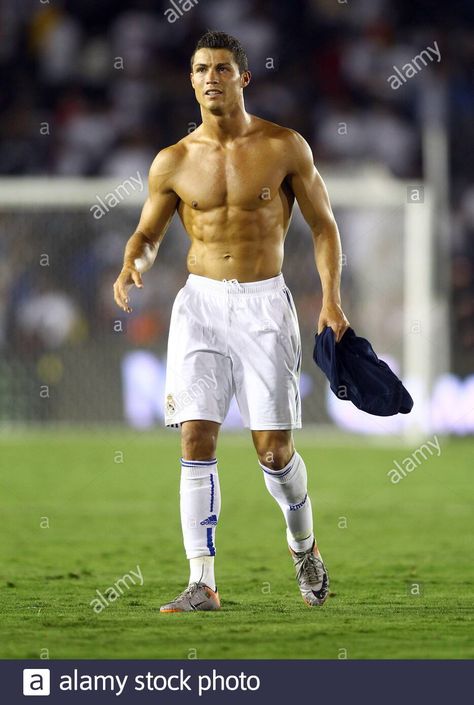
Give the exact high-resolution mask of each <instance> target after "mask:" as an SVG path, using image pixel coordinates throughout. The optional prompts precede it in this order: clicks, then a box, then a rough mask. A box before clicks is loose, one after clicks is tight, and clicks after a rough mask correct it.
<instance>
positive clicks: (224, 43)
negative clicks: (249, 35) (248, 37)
mask: <svg viewBox="0 0 474 705" xmlns="http://www.w3.org/2000/svg"><path fill="white" fill-rule="evenodd" d="M198 49H228V50H229V51H231V52H232V54H233V57H234V60H235V63H236V64H237V66H238V67H239V72H240V73H243V72H244V71H248V69H249V64H248V59H247V54H246V53H245V51H244V49H243V47H242V44H241V43H240V42H239V40H238V39H236V38H235V37H232V36H231V35H230V34H227V33H226V32H214V31H213V30H211V29H208V30H207V32H206V34H203V35H202V37H201V38H200V39H199V40H198V43H197V44H196V47H195V49H194V51H193V55H192V57H191V70H192V68H193V61H194V54H195V53H196V52H197V50H198Z"/></svg>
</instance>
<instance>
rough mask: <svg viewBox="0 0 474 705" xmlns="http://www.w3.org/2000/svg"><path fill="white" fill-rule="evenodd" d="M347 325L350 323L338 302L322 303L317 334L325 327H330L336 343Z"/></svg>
mask: <svg viewBox="0 0 474 705" xmlns="http://www.w3.org/2000/svg"><path fill="white" fill-rule="evenodd" d="M349 326H350V323H349V321H348V320H347V318H346V317H345V315H344V311H343V310H342V308H341V307H340V306H339V304H336V303H323V307H322V309H321V313H320V314H319V321H318V334H319V333H322V332H323V330H324V329H325V328H326V327H327V328H332V329H333V331H334V335H335V336H336V343H338V342H339V341H340V340H341V338H342V336H343V335H344V333H345V332H346V330H347V329H348V328H349Z"/></svg>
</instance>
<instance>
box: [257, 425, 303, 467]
mask: <svg viewBox="0 0 474 705" xmlns="http://www.w3.org/2000/svg"><path fill="white" fill-rule="evenodd" d="M252 437H253V442H254V445H255V450H256V451H257V455H258V459H259V461H260V462H261V463H262V465H265V466H266V467H268V468H271V469H272V470H281V468H284V467H285V465H287V464H288V462H289V461H290V459H291V457H292V455H293V453H294V452H295V447H294V444H293V434H292V433H291V431H252Z"/></svg>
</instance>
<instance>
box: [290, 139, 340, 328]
mask: <svg viewBox="0 0 474 705" xmlns="http://www.w3.org/2000/svg"><path fill="white" fill-rule="evenodd" d="M289 143H290V145H291V148H290V152H289V166H288V174H287V177H286V178H287V182H288V184H289V186H290V187H291V189H292V191H293V193H294V194H295V197H296V200H297V201H298V204H299V206H300V208H301V212H302V214H303V217H304V219H305V220H306V222H307V223H308V225H309V227H310V228H311V233H312V235H313V243H314V259H315V263H316V268H317V270H318V273H319V277H320V279H321V286H322V289H323V303H322V308H321V313H320V315H319V320H318V328H317V330H318V333H321V332H322V331H323V330H324V328H325V327H326V326H328V327H330V328H332V329H333V331H334V334H335V336H336V341H337V342H339V341H340V339H341V338H342V336H343V335H344V333H345V331H346V330H347V328H349V325H350V324H349V321H348V320H347V318H346V316H345V315H344V312H343V310H342V308H341V292H340V284H341V254H342V249H341V239H340V237H339V231H338V229H337V224H336V221H335V219H334V215H333V212H332V209H331V204H330V202H329V196H328V193H327V190H326V187H325V185H324V182H323V180H322V178H321V176H320V174H319V172H318V170H317V169H316V167H315V166H314V161H313V154H312V152H311V148H310V146H309V145H308V143H307V142H306V140H305V139H304V138H303V137H302V136H301V135H299V134H298V133H297V132H293V131H292V132H291V133H290V136H289Z"/></svg>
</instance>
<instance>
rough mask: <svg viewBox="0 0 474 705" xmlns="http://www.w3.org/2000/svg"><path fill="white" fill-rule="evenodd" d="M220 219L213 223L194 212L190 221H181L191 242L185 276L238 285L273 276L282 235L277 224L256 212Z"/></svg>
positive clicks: (279, 260)
mask: <svg viewBox="0 0 474 705" xmlns="http://www.w3.org/2000/svg"><path fill="white" fill-rule="evenodd" d="M219 210H220V209H219ZM236 210H237V209H236ZM222 215H223V214H222V212H221V213H219V214H217V213H216V218H215V219H214V218H212V213H209V212H207V213H205V214H200V213H196V212H194V213H192V215H191V217H188V218H182V220H183V224H184V225H185V227H186V231H187V233H188V235H189V237H190V239H191V247H190V249H189V252H188V257H187V265H188V270H189V272H190V273H191V274H197V275H199V276H202V277H209V278H210V279H218V280H222V279H237V280H238V281H240V282H254V281H260V280H262V279H270V278H271V277H275V276H277V275H278V274H279V273H280V272H281V267H282V263H283V244H284V238H285V234H286V232H284V231H283V227H282V225H281V223H276V222H275V220H274V218H267V217H265V215H266V214H264V213H262V211H261V210H260V209H259V210H257V211H253V212H252V211H250V212H249V211H244V212H243V213H242V214H241V217H239V215H240V214H239V213H238V212H237V213H236V212H234V213H233V214H232V217H231V218H222ZM252 216H254V217H252ZM271 221H273V222H271ZM285 231H286V228H285Z"/></svg>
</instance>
